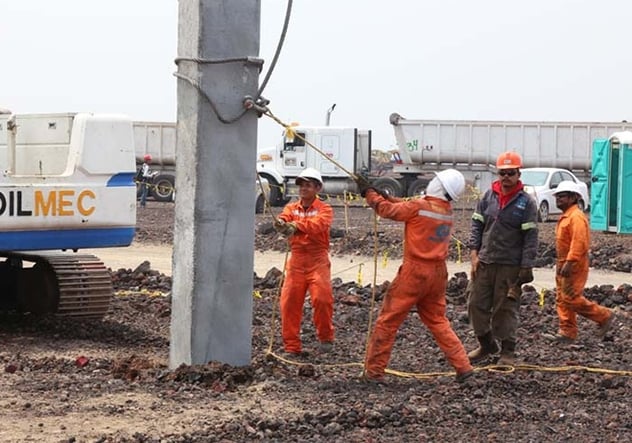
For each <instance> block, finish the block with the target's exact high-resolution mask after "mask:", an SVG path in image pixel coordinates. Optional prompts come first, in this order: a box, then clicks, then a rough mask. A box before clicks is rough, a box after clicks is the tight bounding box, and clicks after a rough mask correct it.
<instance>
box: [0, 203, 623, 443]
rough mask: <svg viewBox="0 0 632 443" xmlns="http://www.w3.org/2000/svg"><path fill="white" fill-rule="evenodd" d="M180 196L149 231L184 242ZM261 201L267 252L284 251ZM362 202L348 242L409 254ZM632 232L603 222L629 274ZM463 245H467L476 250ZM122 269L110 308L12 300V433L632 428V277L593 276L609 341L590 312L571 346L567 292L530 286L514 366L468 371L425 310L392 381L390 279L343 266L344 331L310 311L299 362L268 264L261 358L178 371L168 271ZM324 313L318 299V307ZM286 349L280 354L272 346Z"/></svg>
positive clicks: (590, 437)
mask: <svg viewBox="0 0 632 443" xmlns="http://www.w3.org/2000/svg"><path fill="white" fill-rule="evenodd" d="M471 210H472V207H471V203H467V202H466V203H465V204H464V205H463V207H462V208H460V209H459V210H458V211H457V212H458V214H457V219H458V222H457V226H456V229H455V232H454V237H455V242H454V246H453V248H452V249H451V251H452V252H451V255H452V257H453V258H457V256H458V255H459V247H458V246H457V240H460V241H466V239H467V236H468V232H469V216H470V215H471ZM172 218H173V205H172V204H168V203H166V204H165V203H155V202H149V203H148V208H147V209H146V210H144V211H142V212H140V213H139V223H138V226H139V227H138V235H137V240H138V241H139V242H142V243H147V242H152V243H169V242H171V241H172V238H173V237H172V223H171V220H172ZM270 220H271V219H270V216H269V215H265V214H263V215H257V226H258V227H257V235H256V245H255V247H256V248H257V249H258V250H261V251H266V250H271V249H274V250H284V248H285V243H284V242H283V240H282V239H280V238H279V237H278V236H277V235H276V234H275V233H274V232H272V231H271V230H270V229H269V223H270ZM374 223H375V222H374V217H373V213H372V211H371V210H369V209H367V208H365V207H363V206H361V205H355V206H353V207H350V208H345V207H344V206H337V207H336V220H335V226H334V230H333V232H332V234H333V237H334V238H332V253H333V254H350V253H351V254H359V255H372V254H373V252H374V250H375V246H374V243H375V242H374V238H375V236H374V232H375V231H377V238H378V250H379V251H380V254H383V253H384V251H387V253H388V255H389V256H391V257H398V256H400V255H401V235H402V226H401V225H400V224H397V223H394V222H389V221H387V220H380V221H379V223H377V229H374V227H375V226H376V225H375V224H374ZM554 227H555V223H545V224H540V233H541V235H540V238H541V244H540V254H539V266H543V267H547V266H551V265H552V263H553V261H554V243H553V241H554ZM631 245H632V237H627V236H618V235H612V234H600V233H593V242H592V259H593V265H594V266H595V267H599V268H605V269H612V270H621V271H625V272H630V262H631V261H630V257H629V256H628V251H630V246H631ZM464 258H467V256H466V255H465V257H464ZM142 261H143V258H142V257H139V260H138V263H133V264H130V267H131V268H130V269H121V270H113V276H114V280H115V286H116V288H117V291H118V293H117V297H116V298H115V300H114V303H113V309H112V312H111V313H110V314H109V315H108V316H107V317H106V318H105V319H104V320H103V321H102V322H97V323H95V322H87V321H83V322H82V321H72V322H69V321H64V320H60V319H57V318H55V317H44V318H35V317H31V316H26V317H24V316H18V315H15V314H12V313H5V314H3V315H2V316H0V364H1V365H2V366H0V368H3V369H4V372H2V373H0V392H2V394H3V395H2V396H1V397H0V411H1V414H2V417H3V424H2V426H1V427H0V440H1V441H55V442H57V441H68V442H71V441H90V442H91V441H100V442H158V441H164V442H243V441H270V442H272V441H294V442H303V441H306V442H403V441H414V442H421V441H486V442H497V441H498V442H500V441H521V442H541V441H551V442H553V441H555V442H558V441H568V442H571V441H572V442H595V441H600V442H622V441H630V440H631V439H632V417H631V416H630V413H629V397H630V393H631V392H632V364H631V361H632V353H631V352H630V348H631V347H632V330H631V328H630V313H631V312H632V295H630V294H631V293H632V288H631V287H630V286H628V285H622V286H619V287H613V286H602V287H591V288H587V294H588V295H589V296H590V297H591V298H593V299H594V300H596V301H598V302H599V303H602V304H603V305H605V306H608V307H611V308H615V309H616V310H617V312H618V315H617V321H616V322H615V326H614V328H613V331H612V332H611V333H610V334H608V336H607V337H606V339H605V340H603V341H602V340H598V339H597V338H596V337H595V334H594V332H595V326H594V325H593V324H590V322H588V321H586V320H583V319H580V320H579V324H580V328H581V332H580V337H579V340H578V341H577V343H575V344H572V345H562V346H560V345H552V344H551V343H549V342H547V341H546V339H545V338H544V337H543V336H542V334H543V333H544V332H554V331H555V326H556V316H555V307H554V303H553V301H554V294H553V293H552V292H546V293H543V294H537V293H536V292H535V291H533V290H532V288H529V287H525V292H524V293H523V297H522V324H521V327H520V331H519V336H520V342H519V350H518V353H519V361H520V365H518V367H516V368H515V369H513V370H512V369H510V368H499V367H494V366H493V363H494V360H493V359H492V360H490V361H489V362H487V364H489V365H492V366H487V365H486V366H482V367H480V368H479V370H478V371H477V372H476V374H475V376H474V377H472V378H471V379H470V380H468V382H467V383H465V384H464V385H459V384H457V383H455V381H454V378H453V374H452V373H451V372H450V371H451V368H450V367H449V366H448V365H447V364H446V362H445V359H444V358H443V356H442V354H441V352H440V351H439V350H438V348H437V346H436V345H435V344H434V341H433V340H432V337H430V336H429V334H428V332H427V331H426V330H425V328H423V327H422V326H421V325H420V324H419V322H418V320H417V318H416V317H415V315H414V313H411V316H410V317H409V319H408V320H407V321H406V322H405V323H404V325H403V326H402V328H401V330H400V332H399V334H398V338H397V342H396V346H395V348H394V350H393V355H392V359H391V365H390V368H391V369H392V370H393V371H397V373H393V374H392V375H390V376H389V377H388V384H387V385H385V386H374V385H367V384H365V383H363V382H361V381H360V379H359V375H360V373H361V367H362V364H361V362H362V361H363V355H364V347H365V343H366V335H367V328H368V325H369V322H370V321H372V320H374V319H375V315H376V314H377V309H378V307H379V303H380V300H381V299H382V297H383V295H384V292H385V288H386V287H387V285H388V282H383V283H382V284H380V285H379V286H378V287H377V288H371V287H370V286H358V285H357V284H356V283H354V282H346V281H341V280H339V279H334V280H333V281H332V285H333V287H334V294H335V300H336V305H335V309H336V311H335V319H334V321H335V326H336V328H337V339H336V345H335V348H334V350H333V352H331V353H329V354H321V353H319V352H318V350H317V348H316V347H315V338H314V330H313V328H312V326H311V324H310V322H309V321H305V322H304V329H303V337H304V343H305V348H306V350H307V351H308V352H309V355H308V356H306V357H301V359H300V361H296V362H287V361H283V360H280V359H278V358H276V357H275V355H274V353H275V352H276V351H277V350H278V349H279V346H280V339H279V337H278V335H279V334H278V321H277V322H274V323H273V318H278V312H276V297H277V294H278V291H277V288H278V281H279V275H280V271H279V270H277V269H271V270H270V271H269V272H268V273H267V275H260V276H259V275H258V276H256V278H255V289H256V290H257V297H254V299H253V300H254V310H253V326H252V330H253V347H252V355H253V357H252V364H251V365H250V366H248V367H244V368H233V367H229V366H227V365H223V364H221V363H218V362H209V364H207V365H203V366H194V367H181V368H178V369H177V370H173V371H171V370H169V369H168V367H167V361H168V353H169V319H170V292H169V291H170V286H171V280H170V277H169V276H166V275H163V274H159V273H158V272H156V271H152V270H151V265H147V264H145V265H143V266H141V267H140V268H139V269H138V270H136V272H134V271H135V270H134V269H133V267H136V265H137V264H138V265H140V264H141V263H142ZM466 285H467V275H465V274H460V275H454V276H452V277H451V280H450V283H449V290H448V300H449V305H448V316H449V318H450V319H451V321H452V324H453V326H454V328H455V330H456V332H457V334H458V335H459V337H461V339H462V340H463V342H464V344H465V345H466V348H468V349H471V348H472V347H474V346H475V339H474V337H473V335H472V333H471V331H470V327H469V326H468V322H467V316H466V310H465V299H464V289H465V287H466ZM305 316H306V319H309V318H310V308H309V305H306V307H305ZM270 350H271V351H272V352H273V353H272V354H271V353H270V352H269V351H270Z"/></svg>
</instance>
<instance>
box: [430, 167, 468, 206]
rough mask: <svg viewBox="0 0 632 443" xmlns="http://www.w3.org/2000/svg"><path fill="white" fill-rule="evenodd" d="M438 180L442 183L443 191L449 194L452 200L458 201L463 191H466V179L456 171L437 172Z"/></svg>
mask: <svg viewBox="0 0 632 443" xmlns="http://www.w3.org/2000/svg"><path fill="white" fill-rule="evenodd" d="M436 174H437V179H438V180H439V181H440V182H441V185H442V186H443V189H445V192H447V193H448V195H449V196H450V199H452V200H454V201H457V200H458V199H459V197H460V196H461V194H463V191H465V177H463V174H461V173H460V172H459V171H457V170H456V169H446V170H444V171H439V172H436Z"/></svg>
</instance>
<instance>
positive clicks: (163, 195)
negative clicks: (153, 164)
mask: <svg viewBox="0 0 632 443" xmlns="http://www.w3.org/2000/svg"><path fill="white" fill-rule="evenodd" d="M174 182H175V180H174V177H173V175H166V174H160V175H157V176H156V177H155V178H154V181H153V183H152V188H151V195H152V196H153V197H154V200H156V201H159V202H170V201H171V200H172V199H173V190H174Z"/></svg>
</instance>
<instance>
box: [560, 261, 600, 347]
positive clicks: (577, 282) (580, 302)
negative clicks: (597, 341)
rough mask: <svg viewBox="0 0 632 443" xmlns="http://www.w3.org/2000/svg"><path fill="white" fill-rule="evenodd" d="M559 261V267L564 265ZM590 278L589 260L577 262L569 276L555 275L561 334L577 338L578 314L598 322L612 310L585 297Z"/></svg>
mask: <svg viewBox="0 0 632 443" xmlns="http://www.w3.org/2000/svg"><path fill="white" fill-rule="evenodd" d="M562 264H563V262H562V263H558V269H559V268H560V267H561V266H562ZM587 280H588V262H586V263H581V262H577V263H576V264H575V266H574V267H573V270H572V272H571V275H570V276H569V277H562V276H560V275H556V276H555V286H556V295H555V302H556V304H557V316H558V317H559V319H560V330H559V332H560V334H562V335H564V336H566V337H570V338H573V339H575V338H577V333H578V329H577V314H579V315H581V316H583V317H586V318H588V319H590V320H592V321H594V322H597V323H598V324H602V323H603V322H605V321H606V320H608V318H609V317H610V315H612V314H611V313H610V310H609V309H607V308H604V307H603V306H599V305H598V304H597V303H595V302H593V301H590V300H588V299H587V298H586V297H584V287H585V286H586V281H587Z"/></svg>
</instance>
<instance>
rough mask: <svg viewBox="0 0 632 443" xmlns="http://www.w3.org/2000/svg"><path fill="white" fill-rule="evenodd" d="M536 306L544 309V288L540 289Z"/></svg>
mask: <svg viewBox="0 0 632 443" xmlns="http://www.w3.org/2000/svg"><path fill="white" fill-rule="evenodd" d="M538 305H539V306H540V307H541V308H542V307H544V288H542V289H540V299H539V301H538Z"/></svg>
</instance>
